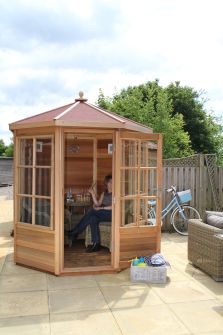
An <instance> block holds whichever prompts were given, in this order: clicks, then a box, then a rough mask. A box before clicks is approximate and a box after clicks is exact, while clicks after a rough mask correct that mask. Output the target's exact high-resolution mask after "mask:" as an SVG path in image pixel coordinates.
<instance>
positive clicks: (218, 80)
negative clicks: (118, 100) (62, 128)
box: [0, 0, 223, 138]
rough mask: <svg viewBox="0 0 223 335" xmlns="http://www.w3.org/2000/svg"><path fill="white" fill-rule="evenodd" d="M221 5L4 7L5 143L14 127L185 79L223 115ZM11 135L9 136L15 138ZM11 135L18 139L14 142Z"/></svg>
mask: <svg viewBox="0 0 223 335" xmlns="http://www.w3.org/2000/svg"><path fill="white" fill-rule="evenodd" d="M222 7H223V5H222V2H221V1H220V0H212V1H211V0H203V1H201V0H196V1H192V0H187V1H186V0H182V1H177V0H168V1H166V0H156V1H152V0H140V1H138V2H137V3H136V2H135V1H129V0H128V1H127V0H82V1H81V2H80V1H70V0H63V1H60V0H47V1H46V0H38V1H30V0H11V1H3V0H0V73H1V80H0V116H1V119H2V120H4V121H3V122H1V123H0V138H1V137H2V136H6V135H5V131H6V130H7V128H8V123H9V122H12V121H16V120H18V119H21V118H23V117H26V116H29V115H34V114H35V113H37V112H38V113H39V112H43V111H45V110H48V109H50V108H53V107H57V106H60V105H62V104H66V103H69V102H71V101H72V100H74V98H75V96H77V95H78V92H79V90H84V91H85V94H86V95H87V97H88V98H89V100H90V101H91V102H93V103H94V102H95V101H96V99H97V96H98V91H99V88H102V89H103V91H104V92H105V94H106V95H112V94H113V93H114V92H115V90H116V91H119V90H120V89H121V88H124V87H127V86H129V85H138V84H140V83H144V82H146V81H148V80H154V79H156V78H158V79H160V84H161V85H164V86H165V85H168V84H169V83H171V82H174V81H176V80H179V81H180V82H181V84H182V85H187V86H191V87H193V88H195V89H196V90H198V91H199V90H202V89H204V90H205V91H206V92H207V98H208V99H209V100H210V101H209V102H208V104H207V108H210V109H212V108H213V109H214V113H215V114H216V115H220V114H221V113H222V98H223V78H222V76H221V74H220V70H221V68H222V58H223V38H222V36H223V27H222V24H221V21H222V19H221V13H222ZM3 117H4V118H3ZM9 134H10V133H9ZM9 136H11V135H9Z"/></svg>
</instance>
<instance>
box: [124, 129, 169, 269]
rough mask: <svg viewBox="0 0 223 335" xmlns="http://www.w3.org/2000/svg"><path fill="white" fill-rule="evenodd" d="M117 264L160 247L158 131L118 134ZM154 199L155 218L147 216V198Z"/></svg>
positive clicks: (160, 159)
mask: <svg viewBox="0 0 223 335" xmlns="http://www.w3.org/2000/svg"><path fill="white" fill-rule="evenodd" d="M120 148H121V149H120V150H121V152H120V154H121V159H120V174H119V182H120V250H119V253H120V267H121V268H123V267H126V266H129V262H128V261H129V260H130V259H132V258H135V257H136V256H145V255H151V254H153V253H155V252H158V251H159V250H160V234H161V171H162V170H161V169H162V140H161V135H160V134H139V133H130V132H122V133H121V134H120ZM150 200H155V201H156V219H155V220H154V221H153V222H151V221H149V220H148V206H149V201H150Z"/></svg>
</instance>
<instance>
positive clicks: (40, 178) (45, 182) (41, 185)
mask: <svg viewBox="0 0 223 335" xmlns="http://www.w3.org/2000/svg"><path fill="white" fill-rule="evenodd" d="M50 189H51V170H50V169H44V168H36V195H45V196H50V193H51V192H50Z"/></svg>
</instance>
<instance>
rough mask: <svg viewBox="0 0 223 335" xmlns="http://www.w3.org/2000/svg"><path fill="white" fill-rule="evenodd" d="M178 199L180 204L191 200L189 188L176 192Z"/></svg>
mask: <svg viewBox="0 0 223 335" xmlns="http://www.w3.org/2000/svg"><path fill="white" fill-rule="evenodd" d="M177 196H178V200H179V202H180V203H181V204H184V203H186V202H189V201H191V200H192V195H191V190H186V191H181V192H177Z"/></svg>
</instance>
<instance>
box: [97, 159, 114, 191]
mask: <svg viewBox="0 0 223 335" xmlns="http://www.w3.org/2000/svg"><path fill="white" fill-rule="evenodd" d="M109 174H112V157H111V156H108V157H107V158H98V159H97V184H98V194H100V193H101V192H103V191H104V177H105V176H107V175H109Z"/></svg>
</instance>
